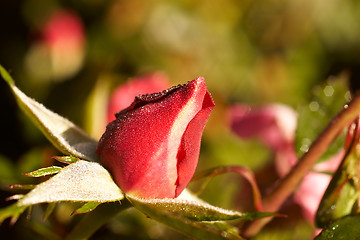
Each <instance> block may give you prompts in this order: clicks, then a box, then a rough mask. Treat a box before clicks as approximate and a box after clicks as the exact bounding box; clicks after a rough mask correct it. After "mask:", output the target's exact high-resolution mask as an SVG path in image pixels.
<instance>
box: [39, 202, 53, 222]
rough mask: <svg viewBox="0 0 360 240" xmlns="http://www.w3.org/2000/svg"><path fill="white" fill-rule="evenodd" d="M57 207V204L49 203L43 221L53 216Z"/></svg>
mask: <svg viewBox="0 0 360 240" xmlns="http://www.w3.org/2000/svg"><path fill="white" fill-rule="evenodd" d="M55 206H56V203H54V202H52V203H49V204H48V205H47V207H46V210H45V212H44V216H43V218H42V219H43V221H45V220H46V219H48V217H49V216H50V215H51V213H52V212H53V211H54V209H55Z"/></svg>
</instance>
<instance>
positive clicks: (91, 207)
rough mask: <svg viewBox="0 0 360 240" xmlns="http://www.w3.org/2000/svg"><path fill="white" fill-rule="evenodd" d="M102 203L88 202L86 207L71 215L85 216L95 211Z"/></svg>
mask: <svg viewBox="0 0 360 240" xmlns="http://www.w3.org/2000/svg"><path fill="white" fill-rule="evenodd" d="M100 204H101V202H97V201H93V202H87V203H85V204H84V205H82V206H81V207H80V208H78V209H76V210H75V211H74V212H73V213H72V214H71V215H75V214H83V213H88V212H91V211H93V210H94V209H95V208H97V206H99V205H100Z"/></svg>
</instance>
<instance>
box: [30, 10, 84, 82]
mask: <svg viewBox="0 0 360 240" xmlns="http://www.w3.org/2000/svg"><path fill="white" fill-rule="evenodd" d="M84 56H85V30H84V26H83V23H82V21H81V19H80V17H79V16H78V15H77V14H76V13H74V12H71V11H66V10H58V11H55V12H54V13H53V14H52V15H51V16H50V18H49V19H47V20H46V22H45V23H44V25H43V27H42V29H41V32H40V39H39V40H38V41H36V42H34V43H33V44H32V46H31V48H30V49H29V52H28V53H27V56H26V58H25V64H26V68H27V70H28V71H29V73H30V74H31V75H32V76H33V77H34V79H37V80H45V81H47V80H50V79H51V80H64V79H67V78H70V77H71V76H73V75H74V74H76V73H77V72H78V71H79V70H80V68H81V67H82V64H83V60H84ZM39 66H40V67H39Z"/></svg>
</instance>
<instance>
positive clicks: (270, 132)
mask: <svg viewBox="0 0 360 240" xmlns="http://www.w3.org/2000/svg"><path fill="white" fill-rule="evenodd" d="M230 117H231V119H230V120H231V128H232V130H233V131H234V132H235V133H236V134H237V135H238V136H239V137H241V138H244V139H248V138H257V139H259V140H260V141H261V142H262V143H264V144H265V145H266V146H268V147H269V148H270V149H271V150H272V151H273V153H274V155H275V167H276V170H277V172H278V174H279V175H280V176H281V177H282V176H285V175H286V174H287V173H288V172H289V171H290V169H291V168H292V167H293V166H294V165H295V164H296V162H297V156H296V153H295V150H294V146H293V142H294V138H295V131H296V125H297V119H296V113H295V111H294V110H292V109H291V108H289V107H287V106H285V105H277V104H273V105H266V106H262V107H256V108H251V107H249V106H247V105H243V104H238V105H235V106H233V107H232V108H231V110H230ZM347 142H349V140H347ZM348 145H349V143H348ZM344 153H345V151H344V150H342V151H340V152H339V153H338V154H336V155H334V156H333V157H331V158H330V159H328V160H327V161H324V162H321V163H319V164H317V165H316V166H314V170H315V171H317V172H334V171H335V170H336V169H337V168H338V166H339V164H340V162H341V160H342V158H343V156H344ZM330 179H331V176H330V175H328V174H324V173H315V172H310V173H308V174H307V175H306V176H305V177H304V179H303V181H302V182H301V184H300V186H299V188H298V189H297V191H296V192H295V194H294V201H295V202H296V203H298V204H299V205H300V206H301V207H302V209H303V213H304V217H305V218H306V219H308V220H309V221H311V222H313V221H314V220H313V219H314V216H315V214H316V211H317V208H318V205H319V203H320V201H321V198H322V196H323V194H324V192H325V190H326V188H327V186H328V184H329V182H330Z"/></svg>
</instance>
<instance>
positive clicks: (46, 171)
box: [24, 166, 62, 177]
mask: <svg viewBox="0 0 360 240" xmlns="http://www.w3.org/2000/svg"><path fill="white" fill-rule="evenodd" d="M61 169H62V167H58V166H51V167H46V168H40V169H38V170H35V171H33V172H29V173H25V174H24V175H25V176H27V177H44V176H48V175H53V174H56V173H58V172H60V171H61Z"/></svg>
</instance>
